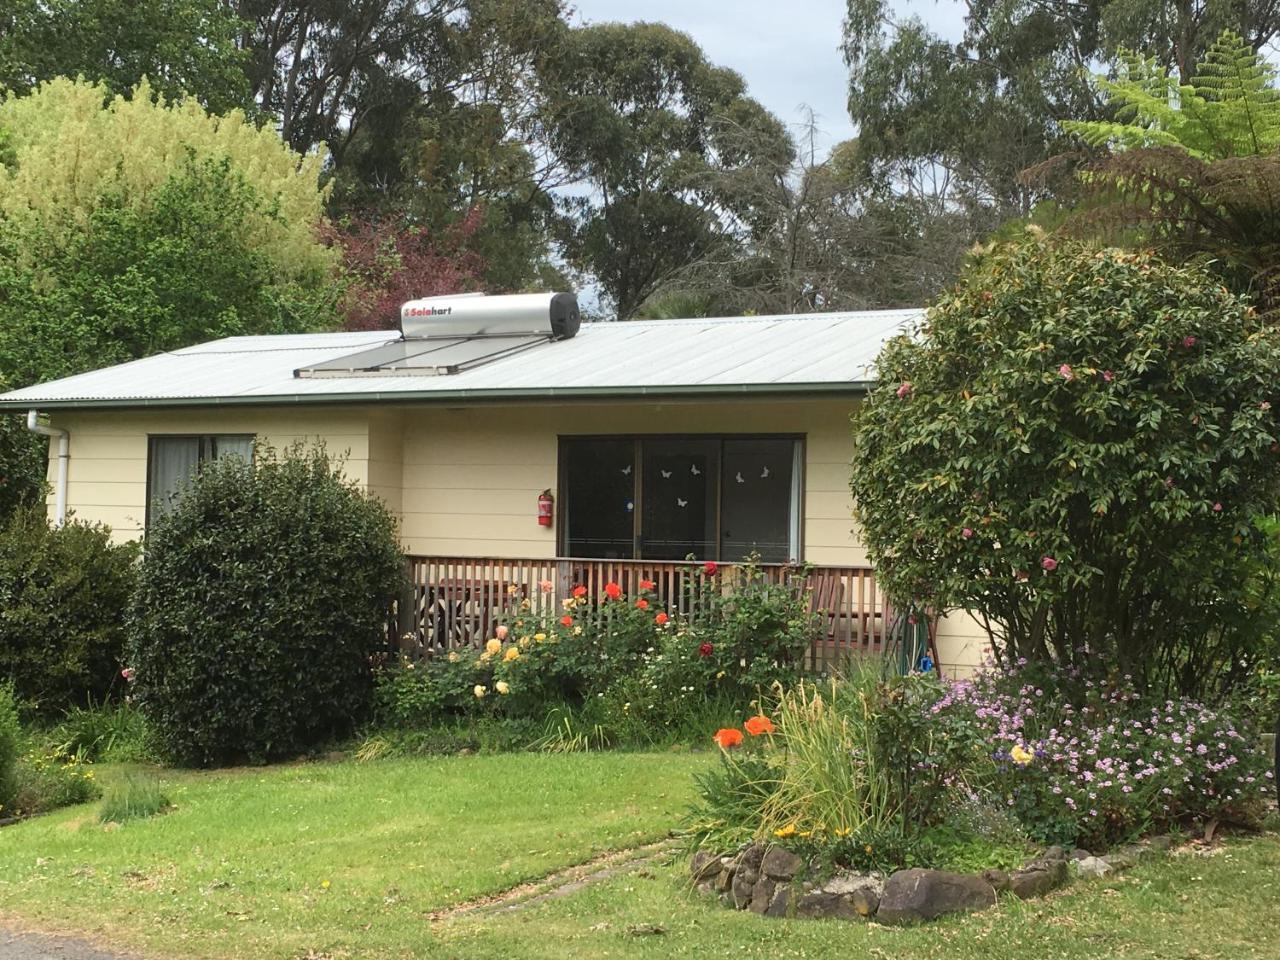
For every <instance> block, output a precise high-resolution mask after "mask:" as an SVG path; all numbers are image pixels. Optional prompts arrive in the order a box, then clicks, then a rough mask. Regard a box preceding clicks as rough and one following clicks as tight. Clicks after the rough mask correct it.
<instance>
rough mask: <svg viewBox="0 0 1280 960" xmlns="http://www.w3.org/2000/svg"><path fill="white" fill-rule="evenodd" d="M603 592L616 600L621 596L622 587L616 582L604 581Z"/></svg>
mask: <svg viewBox="0 0 1280 960" xmlns="http://www.w3.org/2000/svg"><path fill="white" fill-rule="evenodd" d="M604 592H605V594H606V595H607V596H608V597H609V599H610V600H617V599H618V598H619V597H620V596H622V588H621V587H620V586H618V585H617V584H616V583H606V584H605V585H604Z"/></svg>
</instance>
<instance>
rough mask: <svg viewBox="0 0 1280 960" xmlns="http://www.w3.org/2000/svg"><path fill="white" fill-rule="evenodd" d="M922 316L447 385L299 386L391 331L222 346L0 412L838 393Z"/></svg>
mask: <svg viewBox="0 0 1280 960" xmlns="http://www.w3.org/2000/svg"><path fill="white" fill-rule="evenodd" d="M922 313H923V311H920V310H877V311H867V312H860V313H825V314H822V313H819V314H803V315H795V316H780V317H741V318H731V319H714V320H648V321H631V322H626V323H591V324H584V325H583V326H582V329H581V330H580V331H579V333H578V335H577V336H576V337H574V338H573V339H571V340H562V341H558V342H554V343H548V344H546V345H544V346H538V347H534V348H532V349H530V350H526V351H524V352H522V353H518V354H515V355H514V356H509V357H504V358H502V359H499V360H495V361H493V362H491V363H486V364H484V365H482V366H479V367H476V368H474V369H471V370H464V371H462V372H460V373H456V374H453V375H449V376H423V377H417V376H404V375H401V376H359V377H324V378H310V377H295V376H294V371H295V370H297V369H299V368H305V367H309V366H312V365H314V364H317V363H322V362H325V361H329V360H336V359H338V358H340V357H343V356H345V355H347V354H351V353H354V352H356V351H359V350H363V349H368V348H369V347H374V346H377V345H379V344H382V343H386V342H389V341H391V340H395V339H397V338H398V333H396V332H383V331H373V332H365V333H328V334H297V335H286V336H266V337H230V338H227V339H225V340H216V341H213V342H210V343H203V344H199V345H197V346H193V347H187V348H185V349H182V350H176V351H174V352H172V353H164V354H160V355H158V356H154V357H148V358H146V359H143V360H135V361H133V362H131V363H126V364H121V365H119V366H115V367H107V368H106V369H103V370H95V371H93V372H91V373H85V374H80V375H79V376H75V377H68V378H66V379H63V380H55V381H52V382H50V383H45V384H39V385H37V386H32V387H27V388H25V389H22V390H15V391H13V392H11V393H7V394H4V395H3V396H0V406H9V407H14V406H23V407H38V406H41V405H76V406H93V405H95V404H97V403H101V404H104V405H108V404H113V403H130V402H138V403H144V402H151V403H156V404H161V403H164V402H166V401H167V402H172V403H175V404H190V403H217V402H225V403H235V402H271V400H272V399H273V398H275V399H278V400H279V401H280V402H319V401H321V400H324V401H330V400H331V401H335V402H340V401H342V400H344V399H351V400H358V399H379V400H395V399H397V398H403V399H410V398H414V399H430V398H431V396H432V395H433V394H439V395H440V396H441V397H442V398H443V397H457V396H473V397H476V398H481V397H484V396H486V395H488V396H494V397H505V396H521V395H525V396H538V395H554V394H556V393H562V394H565V395H598V396H607V395H609V394H610V393H612V392H617V393H619V394H626V393H635V392H653V393H662V392H664V391H666V392H675V393H678V392H684V391H689V392H716V391H723V392H726V393H728V392H739V391H742V392H749V391H751V390H753V389H757V390H784V389H787V388H789V387H795V388H796V389H797V390H803V389H805V388H811V389H837V388H839V387H840V386H841V385H850V386H852V385H854V384H860V383H866V382H867V381H870V380H871V379H872V378H873V375H872V371H871V364H872V362H873V361H874V360H875V357H876V355H877V354H878V353H879V351H880V348H881V345H882V344H883V343H884V341H885V340H886V339H888V338H889V337H891V336H893V335H894V334H896V333H898V332H900V331H901V330H903V329H904V328H905V327H907V326H908V325H909V324H910V323H911V322H912V321H914V320H916V319H918V318H919V317H920V316H921V315H922Z"/></svg>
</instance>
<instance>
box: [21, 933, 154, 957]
mask: <svg viewBox="0 0 1280 960" xmlns="http://www.w3.org/2000/svg"><path fill="white" fill-rule="evenodd" d="M0 960H131V958H130V957H129V956H128V955H127V954H123V953H114V952H112V951H108V950H103V949H102V948H101V947H97V946H94V945H93V944H91V943H89V942H88V941H87V940H76V939H74V938H72V937H51V936H46V935H45V934H42V933H19V932H18V931H16V930H10V929H8V928H7V927H4V926H0Z"/></svg>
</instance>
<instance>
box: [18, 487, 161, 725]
mask: <svg viewBox="0 0 1280 960" xmlns="http://www.w3.org/2000/svg"><path fill="white" fill-rule="evenodd" d="M137 556H138V550H137V545H136V544H132V543H128V544H113V543H112V542H111V532H110V530H108V529H107V528H106V527H104V526H101V525H97V524H86V523H79V522H77V521H75V520H74V519H72V520H71V521H70V522H68V523H67V524H66V525H64V526H63V527H60V528H53V527H50V526H49V524H48V521H47V520H46V519H45V509H44V506H43V504H41V505H39V506H26V507H21V508H19V509H18V510H17V511H16V512H15V513H14V514H13V516H11V517H10V518H9V520H8V522H7V523H6V524H5V526H4V528H3V530H2V531H0V681H3V680H4V679H5V678H8V679H10V680H12V681H13V685H14V689H15V692H16V693H17V695H18V698H19V699H21V700H23V701H27V702H28V703H31V704H33V705H34V706H35V707H36V708H37V709H39V710H40V711H41V712H56V711H58V710H61V709H64V708H66V707H68V706H71V705H73V704H80V705H83V704H85V703H87V702H90V701H93V702H97V701H99V700H102V699H104V698H105V697H106V696H107V695H108V693H109V692H111V690H112V686H113V684H114V685H115V688H116V690H117V691H119V689H120V683H119V675H120V664H121V657H122V654H123V647H124V636H125V616H126V612H127V610H128V605H129V594H130V593H131V592H132V590H133V585H134V582H135V574H136V560H137Z"/></svg>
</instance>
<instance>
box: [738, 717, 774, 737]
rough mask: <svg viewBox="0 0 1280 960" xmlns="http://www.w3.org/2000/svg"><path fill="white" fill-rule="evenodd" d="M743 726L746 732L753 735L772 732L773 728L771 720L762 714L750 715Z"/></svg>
mask: <svg viewBox="0 0 1280 960" xmlns="http://www.w3.org/2000/svg"><path fill="white" fill-rule="evenodd" d="M743 726H744V727H746V730H747V733H749V734H751V735H752V736H753V737H758V736H760V735H761V734H762V733H773V731H774V729H775V727H774V725H773V721H772V720H770V719H769V718H768V717H766V716H764V715H763V714H761V715H759V716H755V717H751V718H750V719H748V720H747V722H746V723H744V724H743Z"/></svg>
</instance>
